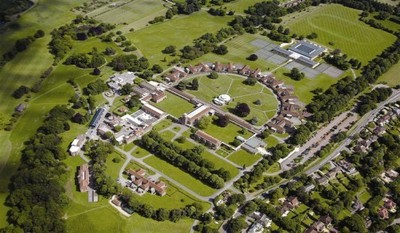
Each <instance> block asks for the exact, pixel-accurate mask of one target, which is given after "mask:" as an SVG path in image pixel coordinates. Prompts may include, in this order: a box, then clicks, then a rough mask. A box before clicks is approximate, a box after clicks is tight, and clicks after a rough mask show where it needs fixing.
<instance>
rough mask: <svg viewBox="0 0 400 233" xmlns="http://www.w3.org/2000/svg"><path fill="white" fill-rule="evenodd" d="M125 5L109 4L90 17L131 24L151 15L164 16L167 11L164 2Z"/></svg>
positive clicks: (142, 0)
mask: <svg viewBox="0 0 400 233" xmlns="http://www.w3.org/2000/svg"><path fill="white" fill-rule="evenodd" d="M123 3H124V4H121V5H119V6H118V5H116V6H111V4H107V5H105V6H103V7H100V8H97V9H96V10H94V11H92V12H90V13H88V16H89V17H94V18H95V19H97V20H101V21H103V22H106V23H111V24H122V23H126V24H130V23H132V22H135V21H137V20H140V19H143V18H144V17H148V16H149V15H153V14H154V16H156V15H163V14H164V13H165V12H166V11H167V9H166V8H165V7H164V6H163V2H162V1H148V0H134V1H124V2H123ZM153 18H154V17H152V18H149V19H148V21H150V20H152V19H153Z"/></svg>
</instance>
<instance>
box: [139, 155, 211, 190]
mask: <svg viewBox="0 0 400 233" xmlns="http://www.w3.org/2000/svg"><path fill="white" fill-rule="evenodd" d="M144 162H145V163H147V164H148V165H150V166H152V167H154V168H155V169H157V170H159V171H161V172H163V173H164V174H166V175H167V176H169V177H171V178H172V179H174V180H176V181H177V182H179V183H181V184H182V185H184V186H186V187H187V188H189V189H191V190H193V191H194V192H196V193H198V194H199V195H202V196H208V195H211V194H213V193H214V192H215V189H213V188H211V187H209V186H207V185H205V184H203V183H202V182H201V181H199V180H197V179H196V178H194V177H192V176H191V175H189V174H188V173H186V172H184V171H182V170H180V169H179V168H177V167H174V166H173V165H171V164H169V163H167V162H165V161H164V160H161V159H159V158H157V157H156V156H151V157H149V158H146V159H145V160H144Z"/></svg>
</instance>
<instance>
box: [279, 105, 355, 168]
mask: <svg viewBox="0 0 400 233" xmlns="http://www.w3.org/2000/svg"><path fill="white" fill-rule="evenodd" d="M349 113H350V111H347V112H344V113H342V114H340V115H339V116H337V117H335V118H334V119H333V120H332V121H331V122H330V123H329V124H327V125H326V126H324V127H322V128H321V129H320V130H318V132H316V133H315V135H314V136H312V137H311V138H310V139H309V140H308V141H307V142H306V143H304V144H303V145H302V146H301V147H299V148H298V151H297V152H294V153H293V154H291V155H290V156H288V157H286V158H285V159H284V160H283V161H282V162H281V163H280V165H281V170H282V171H287V170H290V169H291V164H294V160H295V159H296V158H298V157H300V156H304V158H303V160H302V161H301V162H302V163H304V162H305V161H307V160H308V159H310V158H311V157H312V156H314V154H315V153H316V152H317V151H319V150H320V149H321V148H322V147H323V146H326V145H327V144H328V143H329V142H330V140H331V137H332V136H333V135H335V134H336V133H338V132H340V131H344V130H345V128H346V127H348V126H349V125H350V124H351V122H352V121H355V120H357V117H356V115H355V114H353V115H352V116H349Z"/></svg>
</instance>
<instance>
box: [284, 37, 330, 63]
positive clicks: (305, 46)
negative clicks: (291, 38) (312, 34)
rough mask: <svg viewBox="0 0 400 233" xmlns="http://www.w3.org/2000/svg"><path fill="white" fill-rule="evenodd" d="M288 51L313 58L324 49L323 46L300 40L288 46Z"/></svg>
mask: <svg viewBox="0 0 400 233" xmlns="http://www.w3.org/2000/svg"><path fill="white" fill-rule="evenodd" d="M289 50H290V51H293V52H295V53H298V54H301V55H303V56H305V57H307V58H310V59H312V58H314V57H316V56H318V55H320V54H321V53H323V52H324V51H325V48H323V47H321V46H319V45H316V44H313V43H311V42H308V41H305V40H302V41H299V42H298V43H296V44H295V45H293V46H292V47H290V48H289Z"/></svg>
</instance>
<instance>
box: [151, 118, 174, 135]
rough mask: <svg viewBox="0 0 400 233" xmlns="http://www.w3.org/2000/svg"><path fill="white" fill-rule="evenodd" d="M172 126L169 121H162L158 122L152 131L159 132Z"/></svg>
mask: <svg viewBox="0 0 400 233" xmlns="http://www.w3.org/2000/svg"><path fill="white" fill-rule="evenodd" d="M171 125H172V121H171V120H170V119H163V120H162V121H160V122H158V123H157V124H156V125H155V126H154V127H153V130H154V131H157V132H158V131H160V130H162V129H165V128H167V127H169V126H171Z"/></svg>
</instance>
